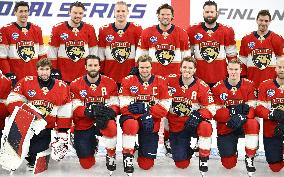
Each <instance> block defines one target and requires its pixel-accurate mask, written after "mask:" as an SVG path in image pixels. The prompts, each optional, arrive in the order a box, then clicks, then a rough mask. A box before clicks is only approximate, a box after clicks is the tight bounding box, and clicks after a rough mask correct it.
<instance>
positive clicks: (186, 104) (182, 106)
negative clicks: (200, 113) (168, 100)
mask: <svg viewBox="0 0 284 177" xmlns="http://www.w3.org/2000/svg"><path fill="white" fill-rule="evenodd" d="M191 111H192V102H191V100H190V99H187V98H183V97H174V98H173V102H172V106H171V112H172V113H174V114H176V115H178V116H179V117H182V116H189V115H190V113H191Z"/></svg>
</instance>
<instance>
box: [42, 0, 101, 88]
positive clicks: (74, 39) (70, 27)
mask: <svg viewBox="0 0 284 177" xmlns="http://www.w3.org/2000/svg"><path fill="white" fill-rule="evenodd" d="M84 11H85V7H84V5H83V3H81V2H78V1H76V2H74V3H72V4H71V5H70V9H69V16H70V18H71V19H70V20H69V21H65V22H61V23H58V24H56V25H55V26H54V27H53V28H52V33H51V38H50V42H49V49H48V53H47V55H48V58H50V59H51V60H52V65H53V67H54V68H55V70H53V71H52V74H53V75H58V78H59V79H60V78H61V75H62V80H63V81H65V82H67V83H68V84H70V82H71V81H73V80H74V79H76V78H78V77H80V76H82V75H84V74H85V68H84V67H85V61H84V58H86V56H88V55H89V54H90V55H97V49H98V48H97V37H96V32H95V29H94V27H93V26H92V25H90V24H88V23H85V22H83V21H82V18H83V16H84ZM74 68H76V70H74Z"/></svg>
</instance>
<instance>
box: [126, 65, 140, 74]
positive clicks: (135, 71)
mask: <svg viewBox="0 0 284 177" xmlns="http://www.w3.org/2000/svg"><path fill="white" fill-rule="evenodd" d="M128 75H135V76H138V75H139V69H138V67H137V66H135V67H133V68H131V70H130V72H129V74H128Z"/></svg>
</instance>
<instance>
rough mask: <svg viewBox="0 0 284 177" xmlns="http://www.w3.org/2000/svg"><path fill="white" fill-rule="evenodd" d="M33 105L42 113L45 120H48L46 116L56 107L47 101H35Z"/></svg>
mask: <svg viewBox="0 0 284 177" xmlns="http://www.w3.org/2000/svg"><path fill="white" fill-rule="evenodd" d="M31 103H32V104H33V105H34V106H35V107H36V108H37V109H38V110H39V111H40V112H41V115H43V118H46V116H48V115H49V114H50V113H51V112H52V110H53V107H54V105H53V104H52V103H51V102H49V101H46V100H33V101H32V102H31Z"/></svg>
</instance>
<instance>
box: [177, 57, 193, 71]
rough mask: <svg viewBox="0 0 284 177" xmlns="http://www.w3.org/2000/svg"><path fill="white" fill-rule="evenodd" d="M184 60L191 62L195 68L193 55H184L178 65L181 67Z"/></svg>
mask: <svg viewBox="0 0 284 177" xmlns="http://www.w3.org/2000/svg"><path fill="white" fill-rule="evenodd" d="M185 61H187V62H191V63H193V66H194V68H196V65H197V63H196V60H195V59H194V58H193V57H190V56H187V57H184V58H183V59H182V60H181V62H180V67H182V64H183V62H185Z"/></svg>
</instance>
